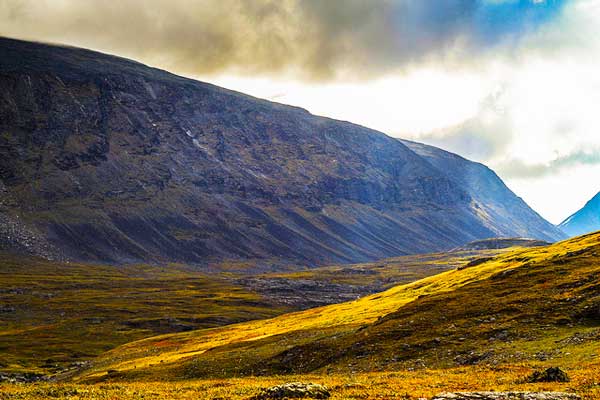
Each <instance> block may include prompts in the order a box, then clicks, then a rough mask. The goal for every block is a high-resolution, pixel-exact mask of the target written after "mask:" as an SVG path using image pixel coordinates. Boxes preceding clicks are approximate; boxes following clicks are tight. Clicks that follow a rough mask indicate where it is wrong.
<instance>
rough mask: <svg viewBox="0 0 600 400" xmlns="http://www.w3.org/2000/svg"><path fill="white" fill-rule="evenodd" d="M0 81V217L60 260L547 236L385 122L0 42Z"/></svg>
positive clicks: (432, 245)
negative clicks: (373, 124) (340, 116)
mask: <svg viewBox="0 0 600 400" xmlns="http://www.w3.org/2000/svg"><path fill="white" fill-rule="evenodd" d="M0 88H1V89H2V91H1V92H2V94H0V117H1V118H0V155H1V156H2V157H0V182H2V185H3V186H4V187H5V188H6V193H7V197H10V198H11V199H13V201H12V202H11V204H10V205H6V206H4V207H3V208H2V209H0V214H1V215H2V216H5V217H6V218H9V217H10V218H12V219H11V221H12V220H17V219H18V221H20V222H19V224H20V225H19V226H20V228H22V230H23V231H26V232H33V233H32V235H33V236H34V237H35V238H36V240H33V242H36V243H37V242H39V243H47V246H46V247H48V248H52V249H53V251H55V252H56V253H59V255H62V256H64V257H65V258H68V259H76V260H89V261H101V262H109V263H122V262H139V261H146V262H148V261H149V262H158V263H168V262H184V263H190V264H202V265H206V264H207V263H219V262H223V261H227V260H255V261H256V262H257V263H262V264H264V265H266V266H267V268H270V267H269V266H272V265H279V264H299V265H326V264H329V263H343V262H362V261H368V260H375V259H379V258H385V257H390V256H397V255H402V254H414V253H422V252H430V251H441V250H446V249H450V248H454V247H456V246H458V245H460V244H463V243H466V242H470V241H472V240H476V239H482V238H487V237H492V236H531V237H536V238H539V239H545V240H556V239H560V238H562V236H561V233H560V232H559V231H558V230H555V229H554V228H553V227H551V225H550V224H549V223H547V222H546V221H544V220H543V219H542V218H541V217H539V215H537V214H535V213H534V212H533V211H531V209H529V207H528V206H527V205H526V204H524V203H523V204H520V205H519V206H518V207H517V208H515V209H513V210H512V211H511V212H512V214H511V215H512V216H513V217H514V218H512V221H513V222H515V221H518V222H519V224H520V225H519V224H513V225H514V226H510V223H508V222H507V221H509V222H510V220H511V218H508V219H507V218H506V215H503V213H504V212H505V211H506V210H505V208H504V209H502V207H500V208H501V209H502V210H501V211H502V212H495V211H494V210H496V209H497V208H498V207H499V206H498V205H493V204H482V201H477V200H474V196H473V188H472V187H469V186H468V185H466V184H465V183H464V182H461V181H457V180H456V179H452V178H451V177H450V176H449V175H451V174H452V171H442V170H440V169H439V168H436V167H435V165H433V163H432V162H431V160H428V159H426V158H425V157H423V156H421V155H419V154H417V153H416V152H415V151H413V150H412V149H410V148H409V147H408V146H407V145H406V144H404V143H402V142H401V141H399V140H396V139H393V138H390V137H388V136H387V135H385V134H384V133H381V132H378V131H375V130H372V129H369V128H365V127H361V126H358V125H355V124H351V123H349V122H343V121H336V120H333V119H329V118H325V117H319V116H314V115H312V114H310V113H309V112H308V111H306V110H304V109H301V108H298V107H292V106H287V105H282V104H279V103H273V102H269V101H266V100H261V99H257V98H254V97H251V96H248V95H245V94H241V93H239V92H234V91H230V90H227V89H222V88H219V87H217V86H214V85H211V84H208V83H204V82H198V81H194V80H191V79H188V78H184V77H179V76H177V75H174V74H171V73H168V72H165V71H162V70H159V69H156V68H151V67H147V66H145V65H143V64H140V63H138V62H135V61H130V60H126V59H122V58H120V57H115V56H110V55H104V54H100V53H96V52H93V51H91V50H81V49H77V48H71V47H56V46H51V45H45V44H36V43H31V42H23V41H18V40H12V39H0ZM440 151H441V150H440ZM464 163H468V162H467V161H464ZM457 165H464V164H457ZM503 190H504V189H503ZM506 190H507V188H506ZM506 196H508V197H511V196H514V194H512V192H510V193H509V192H506ZM486 201H487V200H486ZM490 211H493V212H490ZM494 212H495V213H494ZM17 217H19V218H17ZM519 226H531V228H529V230H527V231H523V229H521V228H520V227H519ZM515 227H516V228H515ZM0 244H1V245H0V247H4V248H7V247H8V248H13V247H14V244H11V243H10V242H9V240H8V239H7V235H5V237H3V238H0ZM34 250H36V249H34Z"/></svg>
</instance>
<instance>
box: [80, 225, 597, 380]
mask: <svg viewBox="0 0 600 400" xmlns="http://www.w3.org/2000/svg"><path fill="white" fill-rule="evenodd" d="M597 243H598V237H597V236H592V235H591V236H588V237H583V238H578V239H576V240H571V241H566V242H562V243H559V244H556V245H553V246H549V247H541V248H533V249H519V250H514V251H510V252H507V253H505V254H503V255H502V256H499V257H497V258H495V259H493V260H491V261H488V262H486V263H483V264H480V265H477V266H474V267H470V268H466V269H460V270H451V271H447V272H444V273H441V274H439V275H436V276H432V277H428V278H425V279H422V280H420V281H417V282H414V283H410V284H406V285H402V286H398V287H395V288H392V289H389V290H387V291H385V292H383V293H379V294H375V295H371V296H367V297H364V298H361V299H359V300H356V301H352V302H348V303H342V304H336V305H331V306H326V307H319V308H315V309H310V310H306V311H302V312H295V313H290V314H285V315H282V316H279V317H276V318H272V319H268V320H259V321H250V322H245V323H240V324H235V325H231V326H227V327H223V328H216V329H209V330H200V331H193V332H186V333H181V334H169V335H161V336H158V337H153V338H149V339H144V340H141V341H137V342H133V343H129V344H126V345H124V346H121V347H119V348H117V349H115V350H113V351H110V352H108V353H106V354H104V355H103V356H102V357H100V358H99V359H98V360H97V362H96V363H95V367H94V368H92V369H91V370H89V371H87V372H86V373H85V374H83V375H82V377H83V378H85V379H97V378H101V377H103V376H105V375H106V371H107V370H109V369H112V370H117V371H118V373H119V375H118V376H115V378H125V379H127V377H128V376H129V377H130V378H133V377H142V376H143V377H144V379H148V378H151V377H152V376H155V377H158V376H160V377H161V378H163V379H171V378H172V379H177V376H176V375H175V376H174V375H173V374H180V373H181V372H182V371H181V369H178V368H179V366H180V365H182V364H185V363H189V362H191V361H193V360H195V359H199V360H201V359H202V357H199V356H201V355H202V354H204V353H205V352H207V351H211V353H210V356H209V355H207V357H209V358H210V357H214V355H215V354H218V350H219V349H225V348H231V349H232V350H231V351H230V356H231V357H233V356H234V355H235V354H236V347H235V346H240V347H239V349H238V350H237V351H239V352H242V353H243V352H244V351H247V350H249V349H250V350H251V349H252V342H261V343H266V344H268V345H271V349H270V350H267V352H268V353H269V356H272V355H273V354H272V351H273V350H272V349H278V347H277V346H274V345H272V343H271V342H270V341H269V338H272V337H276V338H277V339H276V340H280V338H285V337H289V338H291V339H290V340H288V342H291V343H292V345H294V344H295V345H298V344H302V343H304V342H303V340H304V341H306V340H307V339H306V336H311V335H312V338H310V339H308V340H309V341H310V340H313V341H314V340H318V339H319V338H320V337H321V336H320V335H321V334H323V335H329V336H331V335H334V336H335V335H338V334H340V333H342V332H353V331H354V330H356V328H358V327H361V326H367V325H369V324H373V323H375V322H376V321H377V320H378V319H380V318H382V317H384V316H386V315H388V314H391V313H393V312H395V311H397V310H400V309H403V307H404V306H406V305H408V304H410V303H412V302H414V301H415V300H417V299H422V298H429V297H431V296H440V295H443V294H444V293H452V292H455V291H457V290H458V289H460V288H462V287H465V286H467V285H470V284H474V283H476V282H481V281H485V280H488V278H490V277H492V276H494V275H498V274H499V273H502V272H504V271H508V270H512V269H517V268H519V267H522V266H524V265H529V264H536V263H544V262H545V261H547V260H548V259H551V258H553V257H560V256H562V255H565V254H567V253H572V252H577V251H580V250H582V249H587V248H589V247H591V246H595V245H597ZM293 338H304V339H298V340H299V341H298V343H294V339H293ZM244 344H246V345H244ZM232 346H233V347H232ZM264 347H265V348H266V347H268V346H264ZM260 356H261V354H260V353H257V357H259V358H260ZM226 361H227V362H229V363H231V362H233V360H232V359H231V358H230V359H228V360H226ZM179 377H181V376H179Z"/></svg>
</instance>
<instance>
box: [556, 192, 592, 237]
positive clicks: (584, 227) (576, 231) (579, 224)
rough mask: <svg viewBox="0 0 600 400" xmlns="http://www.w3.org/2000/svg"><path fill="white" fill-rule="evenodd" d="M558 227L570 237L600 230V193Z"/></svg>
mask: <svg viewBox="0 0 600 400" xmlns="http://www.w3.org/2000/svg"><path fill="white" fill-rule="evenodd" d="M558 227H559V228H560V229H561V230H562V231H563V232H565V233H566V234H568V235H569V236H578V235H583V234H585V233H589V232H594V231H597V230H600V192H598V193H597V194H596V195H595V196H594V197H592V198H591V199H590V200H588V202H587V203H585V205H584V206H583V207H582V208H580V209H579V210H578V211H576V212H575V213H573V214H572V215H571V216H569V217H568V218H566V219H565V220H564V221H563V222H561V223H560V224H559V225H558Z"/></svg>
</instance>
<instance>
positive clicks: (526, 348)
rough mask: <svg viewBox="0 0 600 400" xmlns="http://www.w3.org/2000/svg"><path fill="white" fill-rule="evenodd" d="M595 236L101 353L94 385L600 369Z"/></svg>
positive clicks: (91, 374) (90, 374) (89, 374)
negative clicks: (463, 369) (474, 368)
mask: <svg viewBox="0 0 600 400" xmlns="http://www.w3.org/2000/svg"><path fill="white" fill-rule="evenodd" d="M599 243H600V236H599V235H598V234H595V235H588V236H584V237H580V238H576V239H573V240H570V241H565V242H561V243H558V244H555V245H552V246H548V247H539V248H532V249H520V250H514V251H510V252H507V253H505V254H502V255H500V256H497V257H495V258H493V259H491V260H488V261H487V262H483V263H481V264H477V263H474V264H476V265H471V266H469V267H466V268H465V267H460V268H457V269H454V270H451V271H447V272H443V273H441V274H438V275H436V276H433V277H428V278H425V279H422V280H420V281H417V282H414V283H410V284H406V285H402V286H398V287H394V288H392V289H389V290H387V291H385V292H383V293H379V294H375V295H371V296H367V297H364V298H361V299H359V300H356V301H353V302H348V303H343V304H337V305H331V306H326V307H321V308H315V309H310V310H306V311H303V312H296V313H291V314H286V315H282V316H279V317H276V318H273V319H268V320H262V321H251V322H245V323H240V324H236V325H232V326H227V327H222V328H216V329H207V330H200V331H192V332H185V333H179V334H170V335H162V336H157V337H153V338H149V339H145V340H141V341H137V342H133V343H129V344H126V345H124V346H121V347H119V348H117V349H115V350H113V351H110V352H108V353H106V354H104V355H103V356H101V357H100V358H99V359H98V360H97V361H95V362H94V365H93V366H92V367H91V368H89V369H88V370H86V371H85V372H84V373H82V374H81V375H80V376H79V379H83V380H87V381H96V380H105V379H109V380H148V379H151V380H155V379H161V380H164V379H172V380H177V379H182V378H188V379H189V378H215V377H233V376H249V375H273V374H282V373H283V374H298V373H303V374H305V373H328V374H329V373H342V374H346V373H363V372H373V371H393V370H399V371H401V370H406V369H415V370H418V369H422V368H436V369H437V368H450V367H457V366H465V365H467V366H469V365H478V366H479V367H483V366H486V367H490V368H491V367H494V368H500V367H502V366H512V367H514V366H517V365H518V366H521V367H525V368H531V367H536V366H543V365H546V364H556V363H558V364H560V365H562V366H564V367H565V368H569V369H572V370H574V371H578V370H579V371H581V370H582V368H583V369H586V368H587V369H590V370H592V369H595V370H596V371H597V367H598V357H597V356H598V352H599V349H600V346H599V345H598V339H599V337H600V329H599V328H600V292H599V290H600V286H599V285H598V273H599V272H600V266H599V264H598V261H599V260H600V244H599Z"/></svg>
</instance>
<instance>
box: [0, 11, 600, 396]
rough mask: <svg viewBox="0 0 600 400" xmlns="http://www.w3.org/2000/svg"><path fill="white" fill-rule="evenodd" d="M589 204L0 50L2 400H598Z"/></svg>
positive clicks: (111, 66) (169, 76)
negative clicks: (541, 201)
mask: <svg viewBox="0 0 600 400" xmlns="http://www.w3.org/2000/svg"><path fill="white" fill-rule="evenodd" d="M501 3H504V2H501ZM508 3H512V2H508ZM508 3H507V4H503V7H511V5H510V4H508ZM538 3H539V4H538ZM541 3H543V4H541ZM273 4H275V3H273ZM290 4H291V3H290ZM348 4H350V3H348ZM365 4H366V3H365ZM519 4H520V3H519ZM532 4H535V7H542V6H544V7H546V6H547V4H546V2H537V1H536V2H532ZM523 7H524V6H523ZM1 12H2V7H0V13H1ZM494 96H495V95H494ZM498 96H499V95H498ZM273 98H277V97H271V99H273ZM478 102H481V99H479V100H478ZM483 102H484V103H485V102H487V100H485V101H483ZM394 104H395V103H394ZM494 107H495V106H494ZM498 108H501V107H498ZM496 111H497V110H496ZM395 112H399V113H400V112H402V113H409V112H410V110H403V109H398V110H394V113H395ZM485 117H486V118H487V117H488V116H487V115H486V116H485ZM482 118H483V117H482ZM486 118H484V119H486ZM427 119H429V115H428V116H427ZM472 122H473V121H471V120H465V121H463V122H462V124H463V125H464V126H463V125H461V124H459V128H460V127H462V128H464V127H467V128H468V127H469V126H470V124H471V123H472ZM475 126H476V127H477V129H479V128H480V126H479V125H478V124H475ZM446 128H447V129H450V128H451V127H446ZM505 128H506V127H504V126H502V130H503V131H504V130H505ZM452 129H454V128H452ZM456 129H458V128H456ZM465 129H466V128H465ZM467 130H468V129H467ZM422 133H424V134H425V135H424V136H423V138H428V143H432V142H433V143H436V141H437V140H438V139H440V138H438V137H437V136H436V135H437V134H438V133H440V134H441V135H442V136H444V134H445V133H444V132H442V131H440V132H437V131H435V132H429V133H427V132H422ZM465 134H466V135H467V136H466V137H465V138H462V139H461V140H463V141H464V143H463V144H464V145H468V146H474V147H477V149H478V150H479V151H480V153H481V154H487V152H489V154H488V156H489V157H492V155H494V154H495V153H494V152H493V149H491V148H490V149H488V147H491V146H492V144H494V145H497V146H500V147H502V146H503V145H504V144H502V143H491V142H492V141H491V139H490V143H488V142H487V141H486V140H487V139H486V138H483V139H482V138H480V139H481V140H472V139H473V138H471V137H470V136H469V135H472V133H471V132H470V131H468V132H467V131H466V133H465ZM427 135H429V136H427ZM432 135H433V136H432ZM491 136H494V140H496V136H498V135H496V134H494V135H491ZM491 136H490V137H491ZM412 137H415V136H412ZM418 137H420V136H418ZM459 139H460V138H459ZM484 139H485V140H484ZM457 140H458V139H457ZM478 154H479V153H478ZM557 154H558V153H557ZM505 155H506V154H505ZM482 157H483V156H482ZM505 161H506V162H509V163H514V166H511V167H514V169H515V171H517V170H519V171H517V172H518V173H520V172H521V171H520V169H522V168H521V167H523V166H524V165H525V164H523V166H522V165H520V164H519V163H518V162H516V161H514V162H513V160H512V159H510V158H507V159H506V160H505ZM490 165H496V164H490ZM534 167H535V166H534ZM503 168H504V170H507V169H510V168H507V167H506V165H504V166H503ZM523 168H524V167H523ZM532 168H533V167H532ZM535 168H537V167H535ZM515 171H513V172H512V173H513V175H510V174H508V175H507V176H510V177H511V179H512V178H514V176H515ZM513 182H514V181H513ZM509 183H510V182H509ZM559 194H560V195H562V194H563V193H554V194H553V195H555V196H556V197H557V198H559V197H560V196H559ZM599 198H600V197H599V196H596V197H595V198H594V199H592V200H591V201H590V202H589V203H588V204H587V205H586V207H584V208H583V209H582V210H580V211H579V212H577V213H575V214H573V216H572V217H570V218H568V219H567V220H565V222H564V223H563V224H561V225H558V226H555V225H553V224H552V223H550V222H548V221H547V220H546V219H545V218H544V217H542V216H541V215H540V214H538V213H537V212H536V211H535V210H534V209H532V208H531V207H530V206H529V205H528V204H527V203H526V201H525V200H523V198H521V197H519V195H517V194H515V192H513V191H512V190H511V188H509V186H507V184H505V182H504V181H503V180H502V179H501V178H500V176H499V175H498V174H496V172H494V171H493V170H492V169H490V168H489V167H488V166H486V165H484V164H482V163H480V162H475V161H471V160H469V159H467V158H464V157H462V156H460V155H458V154H455V153H452V152H450V151H446V150H444V149H442V148H439V147H436V146H432V145H430V144H425V143H419V142H416V141H413V140H406V139H401V138H398V137H392V136H388V134H386V133H383V132H379V131H377V130H373V129H370V128H367V127H364V126H361V125H358V124H354V123H351V122H347V121H343V120H337V119H331V118H327V117H323V116H319V115H315V114H313V113H311V112H309V111H308V110H306V109H303V108H301V107H296V106H289V105H285V104H281V103H278V102H275V101H269V100H263V99H260V98H256V97H252V96H250V95H246V94H243V93H241V92H237V91H233V90H229V89H225V88H223V87H219V86H216V85H213V84H210V83H207V82H202V81H198V80H195V79H190V78H188V77H184V76H178V75H175V74H173V73H170V72H167V71H164V70H161V69H158V68H154V67H151V66H147V65H144V64H142V63H140V62H137V61H133V60H129V59H126V58H122V57H118V56H114V55H110V54H104V53H100V52H97V51H92V50H86V49H83V48H77V47H71V46H63V45H52V44H45V43H39V42H32V41H25V40H19V39H9V38H3V37H0V400H5V399H6V400H8V399H34V400H37V399H40V400H41V399H48V398H65V399H73V400H78V399H90V400H91V399H211V400H224V399H233V400H241V399H244V400H271V399H283V398H288V397H290V396H288V395H286V394H281V393H282V392H278V390H279V391H281V390H284V391H285V390H292V389H293V390H296V389H297V390H301V391H304V392H302V394H301V397H304V398H332V399H404V400H408V399H412V400H423V399H435V400H439V399H449V398H450V399H452V398H455V399H464V398H468V399H473V398H478V399H484V400H489V399H490V398H491V399H494V400H495V399H502V398H504V399H519V400H532V399H546V400H554V399H560V400H566V399H569V400H571V399H591V400H600V346H599V343H600V283H599V282H600V281H599V277H600V232H592V233H588V232H590V231H594V230H595V229H598V227H595V225H594V224H596V223H597V222H598V218H597V214H598V212H597V211H598V209H600V207H599V206H598V204H600V201H599V200H598V199H599ZM294 382H296V383H294ZM274 385H283V386H278V387H273V386H274ZM320 385H323V386H320ZM290 387H291V388H292V389H290ZM298 388H299V389H298ZM306 388H312V390H314V392H311V393H308V392H306V390H308V389H306ZM458 391H469V392H472V391H494V392H498V391H511V392H518V393H517V394H512V395H510V396H509V397H498V396H496V395H495V394H492V395H491V396H492V397H489V395H485V396H484V397H481V396H479V395H467V397H452V396H454V395H452V394H449V395H444V396H442V397H435V396H436V395H438V394H440V393H442V392H458ZM525 391H528V392H534V394H533V396H534V397H531V396H530V395H529V394H527V395H525V394H523V393H521V392H525ZM550 391H557V392H564V393H566V394H558V395H551V394H548V395H546V394H544V393H541V392H550ZM273 393H279V394H273ZM519 393H520V394H519ZM288 394H289V393H288ZM469 396H470V397H469ZM473 396H475V397H473ZM477 396H479V397H477ZM482 396H483V395H482ZM499 396H501V395H499ZM507 396H508V395H507ZM539 396H541V397H539ZM556 396H558V397H556ZM296 398H297V397H296Z"/></svg>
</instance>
